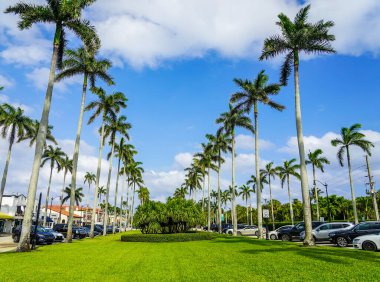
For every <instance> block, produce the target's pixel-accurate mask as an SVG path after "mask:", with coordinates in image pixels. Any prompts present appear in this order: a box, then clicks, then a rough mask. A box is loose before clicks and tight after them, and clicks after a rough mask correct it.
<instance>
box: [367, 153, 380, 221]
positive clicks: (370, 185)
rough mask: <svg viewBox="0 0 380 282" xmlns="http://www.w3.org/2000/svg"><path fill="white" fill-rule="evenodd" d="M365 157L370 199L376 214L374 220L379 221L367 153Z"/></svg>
mask: <svg viewBox="0 0 380 282" xmlns="http://www.w3.org/2000/svg"><path fill="white" fill-rule="evenodd" d="M365 159H366V162H367V171H368V180H369V183H368V184H369V187H370V189H371V190H370V193H371V195H372V201H373V209H374V210H375V215H376V220H377V221H379V220H380V219H379V209H378V207H377V197H376V194H377V193H376V191H375V187H374V184H375V182H373V179H372V172H371V166H370V164H369V157H368V155H366V156H365Z"/></svg>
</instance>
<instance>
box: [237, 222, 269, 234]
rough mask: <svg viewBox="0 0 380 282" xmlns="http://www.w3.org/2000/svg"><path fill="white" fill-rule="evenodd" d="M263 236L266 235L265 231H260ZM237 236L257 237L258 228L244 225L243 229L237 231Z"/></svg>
mask: <svg viewBox="0 0 380 282" xmlns="http://www.w3.org/2000/svg"><path fill="white" fill-rule="evenodd" d="M262 232H263V234H265V233H266V229H265V228H263V229H262ZM237 234H238V235H242V236H259V227H258V226H256V225H246V226H245V227H244V228H243V229H240V230H238V232H237Z"/></svg>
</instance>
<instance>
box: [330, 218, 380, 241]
mask: <svg viewBox="0 0 380 282" xmlns="http://www.w3.org/2000/svg"><path fill="white" fill-rule="evenodd" d="M378 233H380V221H366V222H360V223H359V224H357V225H355V226H354V227H352V228H350V229H345V230H341V231H334V232H331V233H330V234H329V237H330V242H332V243H333V244H336V245H337V246H339V247H347V246H348V245H349V244H351V243H352V241H353V240H354V239H355V238H356V237H359V236H363V235H371V234H378Z"/></svg>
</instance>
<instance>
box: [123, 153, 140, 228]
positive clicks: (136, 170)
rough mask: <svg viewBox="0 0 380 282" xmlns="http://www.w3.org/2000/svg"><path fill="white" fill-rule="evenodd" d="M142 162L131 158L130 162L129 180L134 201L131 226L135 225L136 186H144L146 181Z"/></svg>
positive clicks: (131, 210)
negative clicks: (143, 177) (143, 176)
mask: <svg viewBox="0 0 380 282" xmlns="http://www.w3.org/2000/svg"><path fill="white" fill-rule="evenodd" d="M141 165H142V163H141V162H136V161H134V160H130V162H129V164H128V168H127V169H128V172H129V181H130V183H131V185H132V187H133V190H132V195H131V198H132V201H131V202H132V203H131V209H130V215H129V216H130V220H129V223H130V226H131V227H132V226H133V216H134V206H135V193H136V186H138V187H142V185H143V184H144V181H143V179H142V174H143V173H144V169H143V168H142V167H141Z"/></svg>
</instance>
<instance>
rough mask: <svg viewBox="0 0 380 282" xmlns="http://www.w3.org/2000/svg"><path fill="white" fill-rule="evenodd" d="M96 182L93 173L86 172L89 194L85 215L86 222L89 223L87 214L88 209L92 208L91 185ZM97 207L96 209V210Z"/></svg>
mask: <svg viewBox="0 0 380 282" xmlns="http://www.w3.org/2000/svg"><path fill="white" fill-rule="evenodd" d="M95 181H96V175H95V173H92V172H88V171H87V172H86V174H85V175H84V184H86V182H87V184H88V194H87V208H86V215H85V221H87V212H88V208H89V207H90V193H91V184H92V183H94V182H95ZM95 208H96V207H94V209H95Z"/></svg>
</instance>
